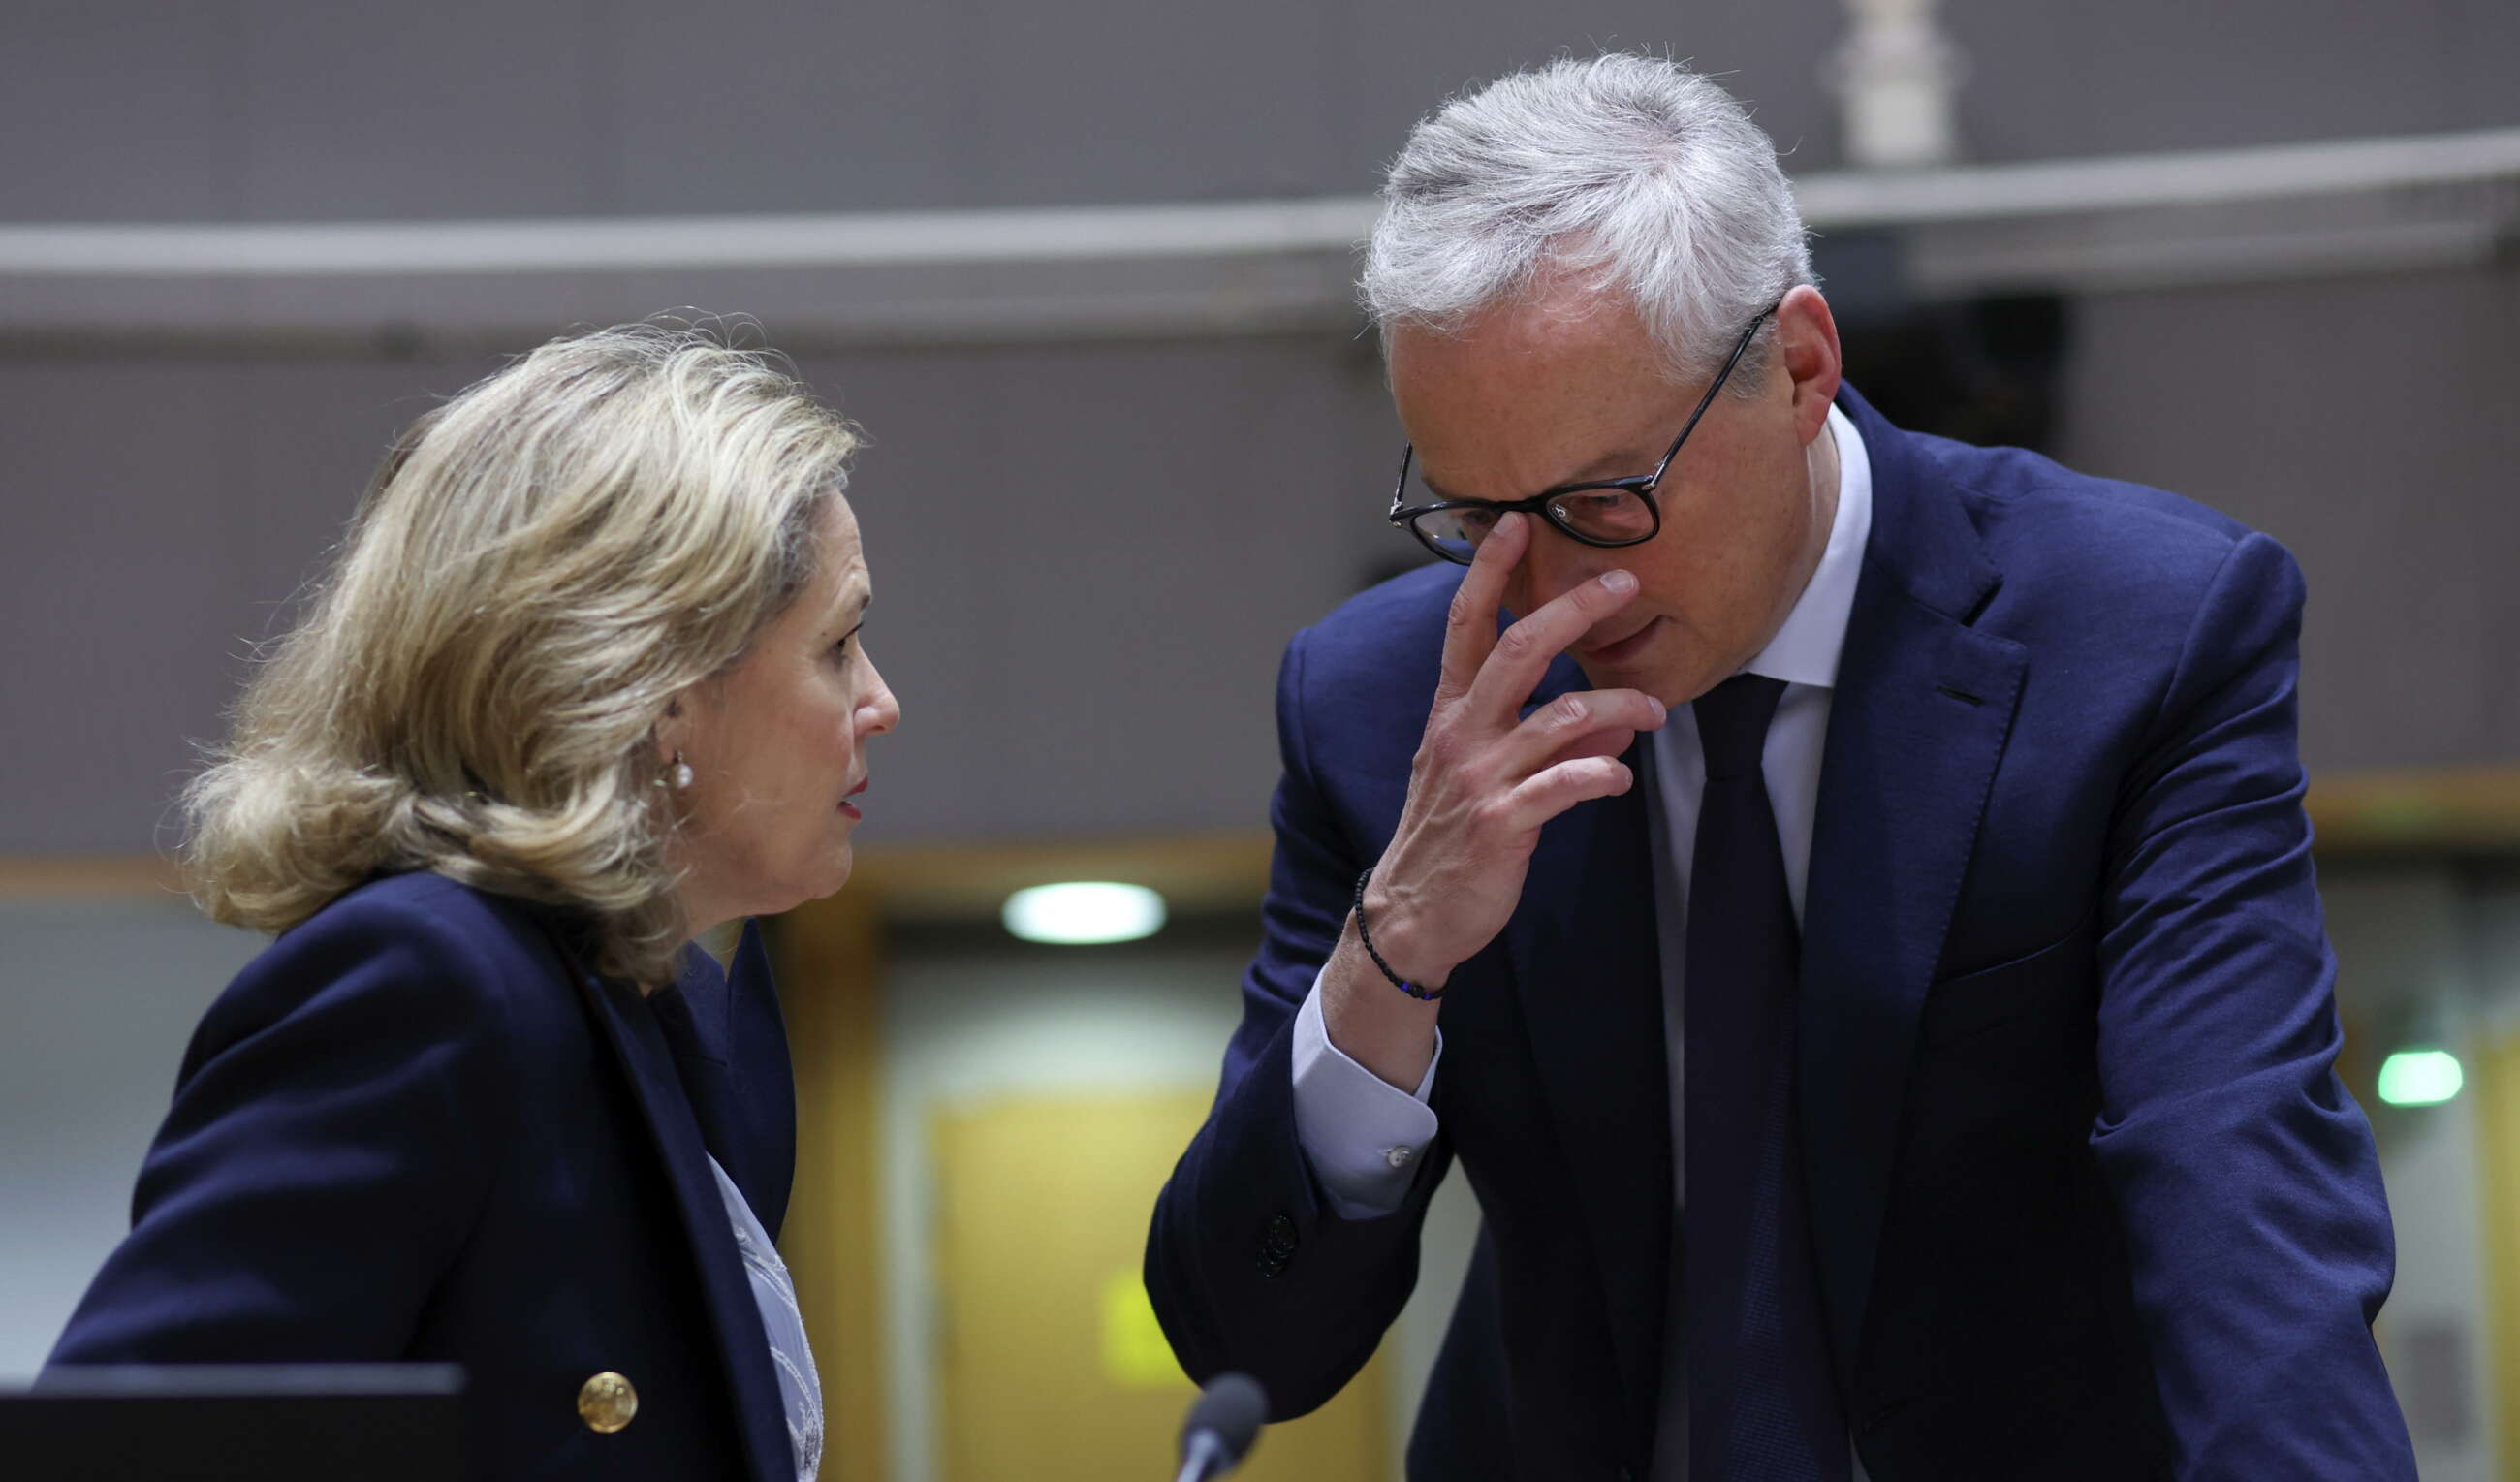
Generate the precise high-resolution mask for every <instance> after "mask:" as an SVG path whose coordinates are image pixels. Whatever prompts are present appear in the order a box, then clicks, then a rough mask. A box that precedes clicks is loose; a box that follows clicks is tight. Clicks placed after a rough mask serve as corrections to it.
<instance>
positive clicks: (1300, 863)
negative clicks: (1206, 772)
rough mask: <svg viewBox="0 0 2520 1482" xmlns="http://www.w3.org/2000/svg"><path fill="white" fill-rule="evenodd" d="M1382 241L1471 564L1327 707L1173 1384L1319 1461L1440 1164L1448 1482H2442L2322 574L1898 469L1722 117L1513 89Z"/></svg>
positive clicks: (1435, 147)
mask: <svg viewBox="0 0 2520 1482" xmlns="http://www.w3.org/2000/svg"><path fill="white" fill-rule="evenodd" d="M1385 200H1386V205H1387V209H1386V213H1385V215H1384V218H1383V220H1382V222H1381V224H1380V226H1379V227H1378V228H1377V231H1376V234H1375V238H1374V243H1373V250H1372V254H1371V256H1370V259H1369V262H1368V265H1367V269H1366V275H1365V292H1366V299H1367V302H1368V304H1369V306H1370V307H1371V308H1372V310H1373V314H1374V316H1375V318H1376V320H1377V321H1378V322H1379V324H1380V325H1381V327H1382V329H1383V332H1384V342H1385V346H1386V349H1387V352H1388V357H1389V363H1390V371H1391V382H1392V388H1393V394H1394V397H1395V400H1396V401H1397V403H1398V407H1399V411H1400V416H1401V419H1402V421H1403V422H1404V423H1405V424H1406V425H1407V427H1408V430H1409V433H1410V436H1411V437H1412V438H1413V440H1414V448H1413V454H1412V458H1411V460H1410V461H1409V462H1407V463H1404V465H1403V475H1402V478H1403V481H1402V485H1401V487H1400V488H1399V489H1398V490H1397V491H1396V493H1395V495H1394V505H1393V511H1392V516H1393V518H1394V519H1395V521H1398V522H1401V523H1404V524H1406V525H1408V526H1409V527H1410V528H1411V529H1412V530H1413V531H1414V532H1415V533H1417V535H1418V538H1419V539H1420V540H1421V541H1423V542H1424V543H1425V544H1426V545H1427V547H1428V548H1429V549H1430V550H1431V551H1432V552H1434V553H1435V554H1437V555H1439V556H1443V557H1446V558H1448V563H1439V564H1436V565H1433V566H1431V567H1430V568H1429V569H1427V570H1424V571H1420V572H1418V573H1415V574H1413V575H1410V576H1405V577H1402V578H1400V579H1399V580H1397V581H1394V582H1391V583H1388V584H1386V585H1384V586H1382V587H1379V588H1376V589H1375V590H1373V591H1372V592H1369V593H1367V594H1365V595H1363V596H1361V597H1359V598H1357V599H1355V600H1354V601H1352V602H1351V603H1349V604H1348V605H1347V606H1343V607H1342V608H1340V609H1339V610H1338V611H1337V612H1335V613H1333V614H1331V615H1330V616H1329V617H1328V619H1326V620H1325V621H1323V622H1322V623H1321V624H1320V625H1318V626H1316V627H1314V628H1312V629H1309V630H1307V631H1306V632H1305V633H1303V634H1301V635H1298V636H1297V638H1296V639H1295V641H1294V643H1293V644H1292V645H1291V646H1290V647H1289V649H1288V651H1287V655H1286V661H1285V666H1284V669H1283V673H1282V676H1281V679H1280V688H1279V725H1280V735H1281V742H1282V750H1283V760H1284V769H1285V770H1284V777H1283V782H1282V783H1281V785H1280V788H1279V792H1278V798H1277V803H1276V807H1275V811H1274V823H1275V826H1276V829H1277V833H1278V854H1277V861H1276V867H1275V873H1274V876H1273V881H1272V886H1271V891H1270V895H1269V899H1268V904H1267V927H1268V934H1267V938H1266V940H1265V942H1264V944H1263V946H1262V949H1261V952H1260V956H1259V958H1258V960H1257V961H1256V962H1254V964H1253V965H1252V967H1251V969H1250V971H1249V973H1248V975H1247V976H1246V977H1245V979H1244V984H1243V994H1244V1006H1245V1007H1244V1016H1243V1020H1242V1024H1241V1027H1240V1029H1239V1030H1238V1032H1237V1034H1236V1035H1235V1038H1234V1041H1233V1043H1232V1045H1231V1046H1230V1047H1229V1049H1228V1051H1227V1055H1226V1063H1225V1075H1224V1080H1223V1085H1222V1087H1221V1089H1220V1091H1219V1094H1218V1097H1217V1102H1216V1107H1215V1110H1214V1111H1213V1113H1212V1114H1211V1115H1210V1117H1209V1120H1208V1123H1207V1125H1206V1127H1205V1128H1204V1129H1202V1130H1201V1132H1200V1133H1199V1135H1198V1138H1197V1140H1196V1141H1195V1142H1194V1143H1193V1145H1192V1146H1191V1148H1190V1150H1189V1151H1188V1152H1187V1153H1186V1154H1185V1155H1184V1157H1183V1159H1182V1162H1181V1165H1180V1167H1179V1168H1178V1169H1177V1170H1176V1171H1175V1173H1174V1176H1173V1179H1172V1181H1171V1183H1170V1184H1169V1185H1168V1186H1167V1187H1166V1189H1165V1190H1164V1193H1163V1196H1162V1199H1161V1200H1160V1202H1159V1203H1158V1205H1157V1208H1156V1211H1155V1219H1154V1228H1153V1231H1152V1234H1151V1236H1150V1239H1149V1243H1148V1255H1147V1276H1148V1287H1149V1289H1150V1290H1151V1291H1152V1292H1153V1294H1154V1297H1155V1304H1156V1311H1157V1313H1158V1314H1159V1315H1160V1316H1161V1318H1162V1319H1163V1322H1164V1325H1165V1329H1166V1331H1167V1332H1168V1333H1169V1334H1170V1335H1171V1337H1172V1340H1173V1344H1174V1347H1175V1349H1176V1351H1177V1352H1178V1353H1179V1354H1180V1356H1181V1358H1182V1360H1183V1362H1184V1364H1185V1365H1186V1366H1187V1367H1188V1368H1189V1369H1190V1370H1191V1371H1192V1372H1193V1374H1195V1375H1199V1376H1202V1377H1203V1376H1205V1375H1206V1374H1208V1373H1210V1372H1212V1371H1215V1370H1222V1369H1240V1370H1248V1371H1250V1372H1251V1373H1253V1374H1255V1375H1256V1376H1258V1377H1259V1378H1260V1380H1261V1381H1262V1383H1263V1385H1264V1386H1265V1387H1266V1388H1267V1389H1268V1391H1269V1393H1270V1396H1271V1400H1272V1402H1273V1407H1274V1410H1275V1413H1276V1414H1278V1415H1290V1414H1298V1413H1301V1412H1303V1411H1305V1410H1309V1409H1310V1408H1312V1407H1313V1406H1315V1405H1318V1404H1319V1403H1321V1401H1322V1400H1323V1399H1325V1398H1326V1397H1328V1395H1329V1394H1331V1393H1333V1392H1334V1391H1335V1390H1336V1389H1337V1388H1338V1386H1339V1385H1340V1384H1342V1383H1344V1382H1345V1380H1346V1379H1347V1377H1348V1376H1349V1375H1350V1374H1352V1373H1353V1372H1354V1371H1355V1370H1356V1369H1357V1368H1358V1367H1359V1366H1360V1365H1362V1364H1363V1363H1364V1361H1365V1360H1366V1358H1367V1357H1368V1356H1369V1355H1370V1354H1371V1353H1372V1351H1373V1346H1374V1344H1375V1342H1376V1341H1377V1340H1378V1339H1379V1337H1380V1335H1381V1333H1382V1330H1383V1328H1384V1327H1385V1326H1386V1325H1388V1324H1389V1322H1390V1321H1391V1319H1392V1317H1393V1316H1394V1315H1395V1314H1396V1313H1397V1312H1398V1310H1399V1308H1400V1306H1401V1304H1402V1302H1403V1301H1404V1300H1405V1299H1406V1298H1407V1296H1408V1294H1409V1291H1410V1288H1411V1285H1412V1283H1413V1282H1414V1280H1415V1279H1416V1272H1417V1233H1418V1224H1419V1222H1420V1220H1421V1219H1422V1216H1423V1214H1424V1210H1425V1207H1426V1200H1427V1198H1428V1196H1429V1194H1430V1193H1431V1191H1432V1190H1433V1189H1434V1187H1435V1185H1436V1183H1437V1181H1439V1180H1440V1179H1441V1178H1443V1177H1444V1176H1445V1173H1446V1171H1447V1170H1448V1169H1449V1167H1450V1166H1451V1165H1452V1164H1453V1163H1454V1162H1455V1161H1456V1160H1458V1161H1459V1162H1460V1164H1461V1165H1462V1168H1463V1171H1464V1172H1465V1173H1466V1174H1467V1176H1468V1177H1469V1179H1470V1182H1471V1185H1472V1187H1473V1188H1474V1189H1475V1190H1476V1191H1477V1193H1478V1197H1479V1203H1480V1207H1481V1210H1482V1214H1483V1226H1482V1232H1481V1235H1480V1239H1479V1243H1478V1247H1477V1252H1476V1255H1475V1257H1474V1258H1473V1261H1472V1264H1471V1270H1470V1275H1469V1279H1468V1280H1467V1282H1466V1284H1465V1285H1464V1287H1463V1292H1462V1295H1461V1300H1460V1305H1459V1307H1458V1308H1457V1310H1456V1314H1455V1317H1454V1322H1453V1327H1452V1330H1451V1333H1450V1335H1449V1337H1448V1338H1447V1341H1446V1344H1445V1347H1444V1351H1443V1355H1442V1358H1441V1360H1440V1361H1439V1363H1438V1365H1437V1368H1436V1371H1435V1374H1434V1377H1433V1379H1432V1381H1431V1383H1430V1385H1429V1389H1428V1394H1427V1397H1426V1401H1425V1406H1424V1409H1423V1411H1422V1412H1421V1414H1420V1416H1419V1420H1418V1431H1417V1436H1416V1440H1415V1442H1414V1444H1413V1447H1412V1451H1411V1465H1410V1471H1411V1475H1412V1476H1413V1477H1418V1478H1425V1479H1443V1482H1460V1479H1465V1478H1469V1479H1475V1478H1529V1479H1541V1478H1547V1479H1560V1478H1570V1477H1614V1476H1615V1477H1634V1478H1643V1477H1653V1478H1658V1479H1666V1482H1669V1479H1678V1478H1684V1477H1687V1478H1693V1479H1695V1482H1815V1479H1831V1482H1836V1479H1844V1478H1847V1477H1849V1476H1850V1475H1851V1474H1853V1473H1854V1472H1856V1471H1858V1470H1862V1471H1868V1473H1869V1475H1870V1476H1871V1478H1873V1479H1874V1482H1909V1479H1935V1482H1952V1479H1958V1478H2025V1479H2027V1478H2037V1479H2042V1482H2076V1479H2089V1482H2126V1479H2130V1478H2138V1477H2170V1476H2178V1477H2183V1478H2229V1479H2234V1482H2239V1479H2247V1482H2262V1479H2268V1478H2274V1477H2283V1478H2314V1477H2315V1478H2338V1479H2343V1478H2355V1479H2369V1478H2410V1477H2412V1475H2413V1467H2412V1462H2411V1460H2410V1458H2409V1454H2408V1444H2407V1438H2406V1434H2405V1427H2404V1424H2403V1422H2402V1421H2401V1419H2400V1417H2399V1415H2398V1411H2397V1406H2396V1402H2395V1400H2394V1398H2393V1396H2392V1395H2391V1393H2390V1390H2389V1385H2388V1379H2387V1376H2386V1374H2385V1373H2384V1372H2383V1370H2382V1369H2381V1366H2380V1362H2379V1359H2378V1356H2377V1353H2376V1352H2375V1350H2374V1348H2373V1346H2372V1342H2371V1337H2370V1331H2369V1324H2370V1321H2371V1319H2372V1317H2373V1315H2374V1314H2375V1313H2376V1312H2377V1311H2378V1308H2379V1305H2380V1302H2381V1299H2382V1297H2383V1296H2384V1294H2385V1293H2386V1291H2387V1289H2388V1284H2389V1279H2390V1273H2391V1265H2392V1254H2391V1244H2390V1234H2389V1223H2388V1211H2387V1207H2386V1204H2385V1202H2384V1200H2383V1197H2382V1193H2381V1188H2380V1179H2379V1171H2378V1166H2377V1162H2376V1159H2375V1157H2374V1153H2373V1149H2372V1145H2371V1140H2370V1135H2369V1131H2368V1128H2367V1126H2366V1125H2365V1123H2364V1122H2363V1117H2362V1115H2361V1113H2360V1111H2359V1110H2358V1109H2357V1108H2356V1107H2355V1105H2354V1103H2353V1102H2352V1100H2350V1099H2349V1098H2348V1097H2347V1095H2346V1094H2345V1092H2344V1090H2343V1088H2342V1087H2341V1086H2340V1085H2339V1084H2338V1082H2337V1080H2336V1078H2335V1076H2334V1075H2333V1073H2332V1071H2331V1069H2330V1066H2331V1063H2332V1061H2333V1059H2334V1056H2335V1053H2336V1048H2337V1026H2336V1018H2335V1012H2334V1007H2333V1003H2332V999H2331V994H2330V983H2331V978H2332V972H2333V965H2332V960H2331V958H2330V955H2329V953H2328V950H2327V947H2326V944H2325V940H2324V938H2323V936H2322V934H2321V930H2320V924H2319V911H2318V897H2317V893H2316V890H2315V888H2314V885H2313V882H2312V876H2311V871H2310V866H2309V855H2308V843H2309V836H2308V828H2307V824H2306V822H2305V820H2304V818H2303V815H2302V811H2301V807H2300V798H2301V792H2302V774H2301V768H2300V763H2299V761H2298V758H2297V754H2296V747H2295V741H2294V705H2293V684H2294V675H2295V670H2296V666H2297V644H2296V638H2297V633H2298V627H2299V620H2300V611H2301V603H2302V584H2301V578H2300V574H2299V572H2298V570H2297V569H2296V568H2295V566H2294V564H2293V562H2292V561H2291V559H2290V558H2289V557H2288V556H2287V555H2286V554H2285V553H2284V552H2283V550H2282V549H2281V548H2280V547H2278V546H2277V545H2275V544H2274V543H2273V541H2271V540H2269V539H2267V538H2266V537H2265V536H2263V535H2259V534H2257V533H2255V532H2252V531H2250V530H2247V529H2244V528H2242V527H2241V526H2239V525H2237V524H2235V523H2233V522H2232V521H2230V520H2228V519H2226V518H2224V517H2223V516H2219V515H2216V514H2214V513H2213V512H2211V511H2208V510H2205V509H2202V508H2200V507H2198V506H2196V505H2193V504H2189V503H2187V502H2185V501H2183V500H2181V499H2178V498H2175V497H2173V496H2171V495H2168V494H2164V493H2160V492H2158V491H2155V490H2150V489H2143V488H2137V487H2134V486H2130V485H2124V484H2115V483H2109V482H2104V481H2102V480H2098V479H2093V478H2089V477H2085V476H2083V475H2080V474H2076V473H2074V472H2070V471H2068V470H2065V469H2062V468H2059V467H2057V466H2055V465H2054V464H2051V463H2048V462H2047V461H2046V460H2044V459H2041V458H2037V457H2034V456H2032V455H2029V454H2025V453H2021V452H2017V451H2012V450H1985V449H1978V448H1972V447H1966V446H1962V445H1959V444H1957V443H1950V442H1945V441H1941V440H1939V439H1934V438H1928V437H1921V436H1916V435H1914V434H1911V433H1908V432H1903V431H1901V430H1899V429H1898V428H1897V427H1892V426H1891V425H1890V424H1889V423H1887V422H1885V421H1884V420H1882V418H1881V417H1880V416H1879V415H1878V414H1877V413H1875V412H1873V411H1872V409H1871V408H1870V407H1869V406H1868V405H1867V404H1866V403H1865V402H1864V401H1863V399H1862V398H1861V397H1859V396H1858V395H1856V394H1855V392H1854V391H1852V390H1851V389H1848V388H1846V387H1843V386H1841V385H1840V383H1839V367H1840V358H1839V349H1838V338H1837V332H1836V327H1835V325H1834V324H1833V322H1832V321H1831V318H1830V315H1829V310H1828V305H1827V303H1826V302H1825V301H1824V300H1823V297H1822V296H1821V294H1820V292H1818V290H1817V289H1816V288H1814V287H1813V285H1812V282H1811V278H1812V274H1811V269H1810V264H1809V261H1808V258H1807V255H1806V252H1805V248H1804V243H1803V231H1802V227H1801V225H1800V222H1799V219H1798V218H1797V216H1796V213H1795V209H1794V205H1793V202H1792V198H1791V195H1790V193H1789V192H1788V191H1787V189H1786V186H1785V183H1784V180H1783V178H1782V176H1781V174H1780V173H1779V172H1778V168H1777V164H1776V157H1775V153H1774V150H1773V148H1772V147H1771V145H1770V144H1769V141H1768V140H1767V139H1766V137H1765V136H1764V135H1762V134H1760V133H1759V131H1758V130H1757V129H1756V128H1754V127H1753V126H1752V125H1751V124H1750V122H1749V120H1748V118H1747V117H1746V115H1745V114H1744V113H1743V112H1742V111H1741V110H1740V108H1739V107H1738V105H1736V104H1735V103H1733V100H1731V99H1730V98H1728V97H1726V96H1725V95H1724V94H1723V93H1722V91H1721V90H1719V89H1717V88H1716V87H1715V86H1713V85H1712V84H1710V83H1708V82H1706V81H1705V80H1704V79H1702V78H1699V77H1696V76H1693V75H1690V74H1689V73H1688V72H1687V71H1685V70H1684V69H1682V68H1680V67H1674V66H1672V65H1669V64H1666V63H1662V62H1658V61H1653V60H1649V59H1644V58H1638V57H1627V56H1611V57H1604V58H1601V59H1598V60H1597V61H1592V62H1565V63H1560V64H1557V65H1554V66H1552V67H1544V68H1542V69H1540V70H1537V71H1534V72H1528V73H1522V74H1517V75H1514V76H1510V77H1507V78H1505V79H1503V80H1501V81H1499V82H1497V83H1495V84H1493V85H1492V86H1490V87H1488V88H1487V89H1485V90H1483V91H1481V92H1478V93H1476V94H1473V95H1471V96H1468V97H1465V98H1463V99H1461V100H1459V101H1457V102H1455V103H1453V104H1452V105H1450V106H1448V107H1447V108H1445V109H1444V110H1443V111H1441V112H1438V113H1436V114H1435V115H1433V116H1432V117H1430V118H1428V119H1427V120H1426V121H1425V122H1424V123H1422V124H1420V125H1419V126H1418V130H1417V131H1416V132H1415V133H1414V134H1413V135H1412V136H1411V138H1410V141H1409V143H1408V146H1407V147H1406V148H1405V149H1404V151H1403V152H1402V154H1401V157H1400V158H1399V160H1398V162H1397V163H1396V164H1395V165H1394V166H1393V168H1392V172H1391V178H1390V182H1389V186H1388V190H1387V192H1386V197H1385ZM1413 466H1414V470H1415V476H1414V477H1413V476H1412V472H1411V470H1412V468H1413ZM1464 567H1466V570H1465V569H1464ZM1502 613H1511V614H1515V615H1516V616H1517V617H1518V620H1516V621H1513V622H1512V623H1511V625H1510V626H1509V627H1506V628H1504V629H1503V632H1502V634H1500V624H1501V621H1502V618H1501V614H1502ZM1439 1020H1440V1023H1441V1033H1440V1035H1439V1033H1438V1027H1437V1026H1438V1022H1439ZM1850 1452H1852V1453H1853V1454H1855V1455H1854V1456H1853V1457H1851V1456H1850Z"/></svg>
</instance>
